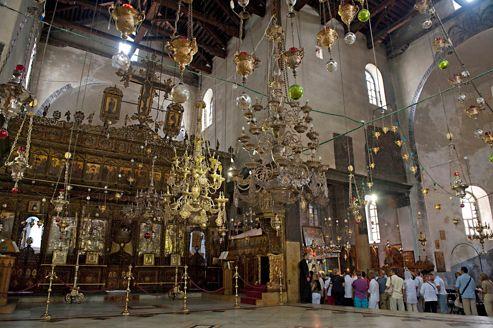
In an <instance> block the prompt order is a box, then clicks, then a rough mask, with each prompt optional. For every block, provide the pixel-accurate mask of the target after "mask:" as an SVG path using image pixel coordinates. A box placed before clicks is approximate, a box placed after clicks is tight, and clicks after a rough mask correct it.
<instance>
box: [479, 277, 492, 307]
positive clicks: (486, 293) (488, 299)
mask: <svg viewBox="0 0 493 328" xmlns="http://www.w3.org/2000/svg"><path fill="white" fill-rule="evenodd" d="M479 280H480V281H481V291H482V292H483V303H484V309H485V310H486V314H487V315H488V317H493V281H492V280H491V279H490V278H489V277H488V275H487V274H486V273H481V274H479Z"/></svg>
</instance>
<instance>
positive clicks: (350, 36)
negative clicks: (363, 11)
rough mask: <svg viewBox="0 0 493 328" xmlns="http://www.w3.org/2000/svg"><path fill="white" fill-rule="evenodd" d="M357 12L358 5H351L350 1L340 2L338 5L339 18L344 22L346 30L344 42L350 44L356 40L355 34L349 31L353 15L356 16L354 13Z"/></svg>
mask: <svg viewBox="0 0 493 328" xmlns="http://www.w3.org/2000/svg"><path fill="white" fill-rule="evenodd" d="M357 13H358V6H355V5H353V4H352V3H350V2H346V3H344V4H343V3H341V4H340V5H339V11H338V14H339V16H341V20H342V21H343V23H344V24H346V26H347V29H348V32H347V33H346V35H345V36H344V42H346V44H348V45H351V44H353V43H354V42H355V41H356V35H355V34H354V33H353V32H351V29H350V27H351V22H352V21H353V20H354V17H356V14H357Z"/></svg>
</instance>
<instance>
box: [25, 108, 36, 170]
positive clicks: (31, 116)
mask: <svg viewBox="0 0 493 328" xmlns="http://www.w3.org/2000/svg"><path fill="white" fill-rule="evenodd" d="M27 115H29V126H28V127H27V139H26V162H27V163H29V150H30V149H31V135H32V133H33V121H34V113H30V114H27Z"/></svg>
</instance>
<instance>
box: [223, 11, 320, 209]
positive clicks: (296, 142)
mask: <svg viewBox="0 0 493 328" xmlns="http://www.w3.org/2000/svg"><path fill="white" fill-rule="evenodd" d="M265 35H266V37H267V39H268V40H269V41H270V42H271V45H272V48H271V49H272V53H271V58H270V62H271V65H270V67H272V69H271V70H269V80H268V95H267V96H268V101H267V104H266V105H262V104H261V103H259V102H257V103H255V104H252V100H251V97H250V96H249V95H248V94H247V93H242V94H241V95H240V96H239V97H237V101H236V103H237V106H238V107H239V109H241V110H242V112H243V116H244V118H245V119H246V121H247V125H248V128H245V127H244V128H243V130H242V133H241V135H240V137H239V138H238V142H239V143H240V144H241V147H242V148H243V149H244V150H245V151H246V152H248V156H249V160H248V161H247V162H246V163H245V170H243V171H241V172H240V171H239V170H238V169H237V168H233V169H232V170H231V171H230V173H231V175H232V176H233V177H234V179H233V180H234V183H235V190H234V201H235V204H236V205H238V202H239V201H240V200H242V201H245V202H247V203H249V204H250V205H253V206H256V205H258V206H260V208H261V209H263V210H266V209H273V208H274V207H275V206H277V205H279V206H282V205H285V204H287V203H293V202H294V201H295V200H296V199H298V196H300V195H302V197H305V198H307V199H308V200H310V201H315V202H322V201H323V200H324V199H326V197H327V194H328V190H327V181H326V176H325V172H326V167H325V166H324V165H323V164H322V163H321V158H320V157H319V156H318V155H317V150H318V147H319V134H318V132H316V131H315V129H314V126H313V124H312V120H313V119H312V117H311V116H310V112H311V111H312V108H311V107H310V106H309V105H308V103H306V104H304V105H302V104H300V102H299V101H298V100H299V99H300V98H301V96H302V94H303V91H302V88H301V87H300V86H298V85H297V84H293V85H292V86H291V87H289V88H288V87H287V85H288V84H289V81H288V70H292V71H293V72H294V71H295V70H296V69H297V68H298V66H299V65H300V63H301V60H302V58H303V53H302V51H293V52H292V53H290V54H289V56H287V55H286V54H287V53H288V52H289V50H288V51H285V33H284V31H283V28H282V27H281V26H280V25H278V24H277V19H276V18H275V17H274V18H273V19H272V21H271V24H270V25H269V27H268V28H267V30H266V33H265ZM292 49H293V48H292ZM293 50H294V49H293ZM296 50H298V48H296ZM293 56H294V57H296V58H294V59H293ZM294 63H295V64H294ZM295 78H296V77H295ZM294 86H296V87H295V88H293V87H294ZM298 87H299V88H298ZM254 204H255V205H254Z"/></svg>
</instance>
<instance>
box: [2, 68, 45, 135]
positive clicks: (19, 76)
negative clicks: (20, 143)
mask: <svg viewBox="0 0 493 328" xmlns="http://www.w3.org/2000/svg"><path fill="white" fill-rule="evenodd" d="M24 72H25V67H24V66H23V65H17V66H16V67H15V70H14V72H13V74H12V77H11V78H10V80H9V81H8V82H6V83H2V84H0V111H1V112H0V114H1V115H2V116H3V118H4V123H3V127H2V128H1V129H0V139H5V138H7V137H8V136H9V133H8V131H7V126H8V122H9V120H10V119H12V118H14V117H16V116H17V115H19V114H22V113H26V112H28V111H29V110H31V109H33V108H34V107H35V106H36V105H37V101H36V99H35V98H34V97H33V96H32V95H31V93H30V92H29V91H28V90H27V89H26V88H25V87H24V86H23V85H22V80H23V76H24Z"/></svg>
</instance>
